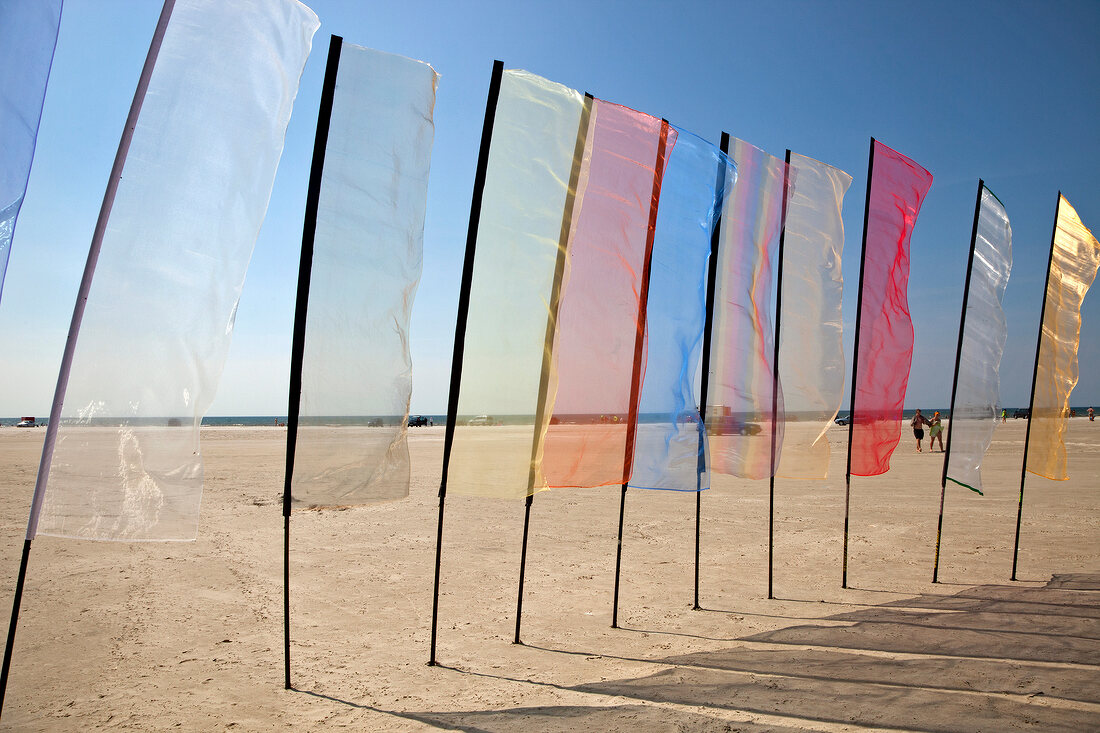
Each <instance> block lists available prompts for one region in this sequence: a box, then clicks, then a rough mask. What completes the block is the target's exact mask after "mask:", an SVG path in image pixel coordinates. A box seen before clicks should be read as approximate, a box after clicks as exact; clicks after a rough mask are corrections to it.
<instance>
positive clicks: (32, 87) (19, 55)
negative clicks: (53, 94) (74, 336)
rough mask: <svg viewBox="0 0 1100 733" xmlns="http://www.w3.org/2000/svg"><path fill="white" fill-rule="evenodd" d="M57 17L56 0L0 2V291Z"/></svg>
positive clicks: (31, 153)
mask: <svg viewBox="0 0 1100 733" xmlns="http://www.w3.org/2000/svg"><path fill="white" fill-rule="evenodd" d="M60 22H61V0H4V2H3V3H0V71H2V73H3V75H2V76H0V151H2V152H0V294H3V292H4V274H5V273H6V272H7V269H8V256H9V255H10V254H11V241H12V237H13V236H14V235H15V220H16V219H17V218H18V217H19V208H20V207H21V206H22V205H23V196H24V195H25V194H26V192H27V179H28V178H29V177H30V174H31V160H33V158H34V143H35V140H36V139H37V138H38V122H39V120H40V119H41V118H42V101H43V100H44V99H45V97H46V81H47V80H48V79H49V77H50V65H51V64H52V63H53V50H54V46H56V45H57V27H58V24H59V23H60Z"/></svg>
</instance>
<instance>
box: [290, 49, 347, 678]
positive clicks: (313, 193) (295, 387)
mask: <svg viewBox="0 0 1100 733" xmlns="http://www.w3.org/2000/svg"><path fill="white" fill-rule="evenodd" d="M343 42H344V39H343V38H341V37H340V36H332V37H331V38H330V39H329V45H328V62H327V64H326V66H325V81H324V86H323V87H322V88H321V106H320V108H319V109H318V111H317V133H316V136H315V137H314V140H313V162H312V163H311V165H310V169H309V188H308V189H307V191H306V212H305V222H304V224H303V225H302V255H301V261H300V263H299V265H298V300H297V304H296V305H295V308H294V339H293V342H292V344H291V347H290V397H289V399H288V400H287V416H286V470H285V473H284V476H283V667H284V669H283V671H284V672H285V680H284V684H285V688H286V689H288V690H289V689H291V685H290V508H291V485H292V482H293V478H294V450H295V447H296V446H297V444H298V416H299V412H300V405H301V400H302V359H303V358H304V355H305V348H306V312H307V310H308V308H309V281H310V277H311V275H312V273H313V243H314V238H315V236H316V234H317V205H318V201H319V200H320V198H321V179H322V178H323V174H324V169H325V151H326V148H327V147H328V129H329V123H330V122H331V120H332V99H333V96H334V95H335V93H336V74H337V70H338V68H339V66H340V49H341V48H342V46H343Z"/></svg>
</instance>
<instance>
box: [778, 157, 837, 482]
mask: <svg viewBox="0 0 1100 733" xmlns="http://www.w3.org/2000/svg"><path fill="white" fill-rule="evenodd" d="M790 161H791V162H790V180H791V185H790V186H789V187H788V192H787V197H788V198H787V218H786V224H785V226H784V236H783V299H782V303H783V313H782V319H781V321H780V323H781V328H780V344H779V349H780V351H779V382H780V384H782V385H783V405H784V408H785V417H786V421H785V423H784V425H783V451H782V453H781V454H780V456H779V467H778V469H777V470H776V475H777V476H783V477H784V478H803V479H821V478H825V477H826V475H827V474H828V472H829V440H828V438H827V437H826V433H827V431H828V429H829V427H830V426H831V425H832V424H833V419H834V418H835V417H836V414H837V411H838V410H839V409H840V401H841V399H842V398H843V396H844V344H843V338H842V337H843V330H844V324H843V321H842V319H841V314H840V303H841V296H843V294H844V277H843V275H842V273H841V270H840V262H841V255H842V254H843V252H844V222H843V220H842V219H841V216H840V213H841V209H842V208H843V206H844V194H845V192H846V191H847V190H848V186H850V185H851V183H852V177H851V176H850V175H848V174H847V173H845V172H844V171H842V170H840V169H838V168H834V167H832V166H831V165H826V164H825V163H821V162H819V161H816V160H814V159H813V158H807V157H806V156H804V155H799V154H798V153H791V157H790Z"/></svg>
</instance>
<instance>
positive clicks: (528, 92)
mask: <svg viewBox="0 0 1100 733" xmlns="http://www.w3.org/2000/svg"><path fill="white" fill-rule="evenodd" d="M585 109H586V105H585V102H584V98H583V96H582V95H581V94H580V92H577V91H576V90H574V89H569V88H567V87H564V86H562V85H560V84H555V83H554V82H551V81H548V80H546V79H543V78H541V77H538V76H535V75H534V74H530V73H528V72H526V71H517V70H507V71H505V72H504V75H503V77H502V79H501V86H500V96H499V98H498V101H497V107H496V114H495V120H494V123H493V139H492V143H491V147H490V151H489V164H488V169H487V172H486V179H485V190H484V195H483V198H482V208H481V217H480V224H479V227H478V236H477V242H476V249H475V255H474V265H473V268H474V269H473V280H472V283H471V290H470V310H469V314H468V318H467V323H466V338H465V348H464V355H463V361H462V374H461V391H460V394H459V398H458V410H457V415H456V418H455V419H456V427H455V432H454V442H453V443H452V446H451V455H450V464H449V467H448V473H447V490H448V492H452V493H457V494H467V495H479V496H491V497H501V498H511V497H524V496H528V495H530V494H531V493H534V492H536V491H540V490H542V489H544V488H546V480H545V478H544V477H543V475H542V440H543V437H544V436H545V433H546V424H547V422H548V421H549V417H550V410H551V409H552V407H553V404H554V400H553V396H554V393H555V389H556V377H555V375H554V373H553V364H552V362H551V360H550V358H549V357H550V352H551V350H552V340H551V342H550V343H547V341H548V340H547V320H548V318H549V316H550V315H551V313H550V304H551V301H552V298H553V296H554V293H555V289H556V288H559V287H560V285H561V283H560V272H559V271H558V269H557V263H558V255H559V253H560V252H562V251H563V248H564V247H565V246H566V241H567V238H568V234H569V230H570V227H571V224H570V216H571V214H572V211H573V208H574V207H573V205H572V204H573V198H574V196H575V194H576V191H575V189H574V188H572V187H571V181H575V177H574V176H573V173H574V169H575V168H577V169H579V166H580V163H581V156H582V153H583V150H584V133H585V131H586V130H587V124H588V119H587V117H588V115H587V114H586V113H585ZM578 140H579V141H580V145H578ZM574 185H575V184H574ZM544 359H545V361H546V362H547V364H548V365H549V368H548V369H547V370H546V373H544V369H543V363H544ZM498 423H499V424H498Z"/></svg>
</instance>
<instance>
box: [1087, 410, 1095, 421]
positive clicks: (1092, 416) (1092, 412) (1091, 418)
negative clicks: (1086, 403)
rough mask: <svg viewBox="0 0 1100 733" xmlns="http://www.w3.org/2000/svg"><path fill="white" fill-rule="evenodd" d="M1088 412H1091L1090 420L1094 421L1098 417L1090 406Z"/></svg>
mask: <svg viewBox="0 0 1100 733" xmlns="http://www.w3.org/2000/svg"><path fill="white" fill-rule="evenodd" d="M1088 413H1089V422H1093V421H1094V420H1095V419H1096V412H1095V411H1094V410H1093V409H1092V408H1091V407H1090V408H1089V409H1088Z"/></svg>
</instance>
